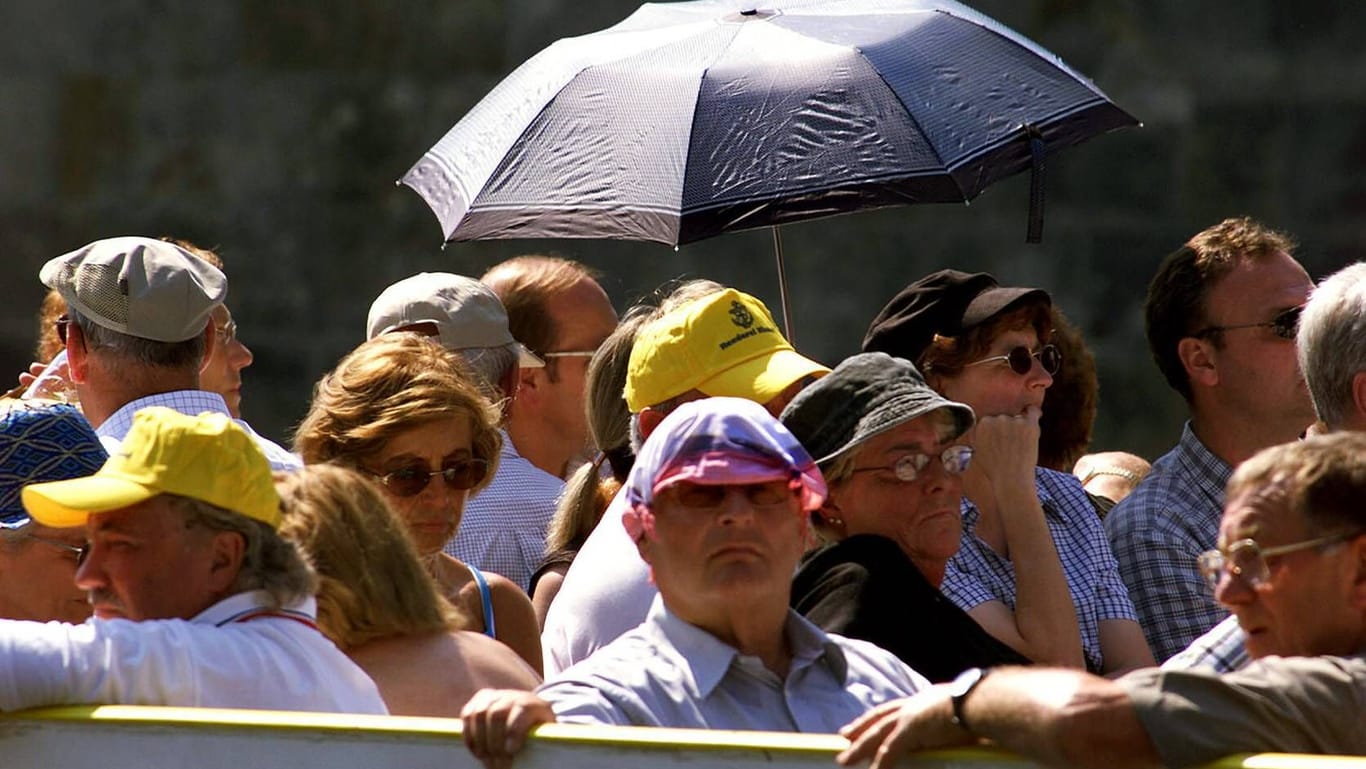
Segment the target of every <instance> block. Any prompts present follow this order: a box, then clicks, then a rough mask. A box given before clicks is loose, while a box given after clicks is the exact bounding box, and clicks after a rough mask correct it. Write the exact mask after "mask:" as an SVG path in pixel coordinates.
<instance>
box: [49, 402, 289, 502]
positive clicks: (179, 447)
mask: <svg viewBox="0 0 1366 769" xmlns="http://www.w3.org/2000/svg"><path fill="white" fill-rule="evenodd" d="M158 494H177V495H179V496H182V497H191V498H193V499H198V500H200V501H203V502H208V503H209V504H211V505H216V506H218V507H221V508H224V509H226V510H232V511H233V512H236V513H241V514H242V515H245V516H246V517H248V518H253V519H255V520H258V521H261V522H262V523H265V524H267V525H269V526H271V527H272V528H274V527H277V526H279V525H280V495H279V493H277V492H276V491H275V481H274V479H273V477H272V475H271V469H270V462H269V461H268V460H267V459H266V456H265V454H263V453H262V452H261V449H259V448H257V446H256V442H255V441H254V440H252V438H251V436H250V435H248V434H247V432H246V431H245V430H243V429H242V428H241V427H238V426H237V425H236V424H234V423H233V421H232V420H231V419H230V418H228V417H227V416H226V415H224V414H214V413H209V412H206V413H203V414H200V415H199V416H197V417H192V416H187V415H185V414H181V413H180V412H178V411H175V410H174V409H168V408H164V407H161V406H153V407H151V408H145V409H142V410H141V411H139V412H138V413H137V414H135V415H134V416H133V426H132V427H131V428H130V429H129V430H128V435H127V436H125V437H124V439H123V444H122V445H121V446H120V448H119V450H117V451H115V452H113V453H112V454H111V455H110V457H109V459H108V461H106V462H105V463H104V466H103V467H101V468H100V469H99V470H98V471H96V472H95V474H94V475H89V476H86V477H84V478H72V479H70V480H65V481H53V482H51V483H34V484H30V485H28V486H25V487H24V490H23V493H22V495H23V502H24V508H25V509H26V510H28V512H29V515H31V516H32V517H33V520H35V521H37V522H39V523H41V524H44V525H46V526H53V527H56V528H64V527H68V526H82V525H84V524H85V521H86V518H88V517H90V515H91V514H92V513H102V512H105V511H108V510H117V509H118V508H121V507H127V506H129V505H135V504H137V503H139V502H144V501H146V500H148V499H151V498H152V497H155V496H157V495H158Z"/></svg>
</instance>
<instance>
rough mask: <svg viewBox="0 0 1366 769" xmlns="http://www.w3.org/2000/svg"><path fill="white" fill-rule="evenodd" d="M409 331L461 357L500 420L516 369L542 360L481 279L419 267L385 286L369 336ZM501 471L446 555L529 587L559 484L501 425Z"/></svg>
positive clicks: (471, 505)
mask: <svg viewBox="0 0 1366 769" xmlns="http://www.w3.org/2000/svg"><path fill="white" fill-rule="evenodd" d="M394 332H409V333H416V334H422V335H424V336H430V337H434V338H436V339H438V340H440V342H441V345H442V346H443V347H445V348H446V349H448V350H450V351H451V352H454V353H455V354H456V355H459V356H460V357H461V358H462V359H463V360H464V361H465V362H466V363H468V364H469V366H470V368H472V369H473V370H474V371H475V372H477V373H478V374H479V375H480V376H481V377H483V380H484V389H485V392H486V393H487V394H488V396H489V399H490V400H492V401H493V402H494V403H497V404H499V405H500V406H501V411H502V415H503V419H504V421H506V419H507V414H508V413H509V410H510V409H511V408H513V405H514V403H515V402H516V400H517V397H518V396H517V394H518V388H519V384H520V382H521V379H522V374H521V370H522V369H525V368H541V367H544V365H545V364H544V363H543V362H542V361H541V359H540V358H538V357H536V355H535V354H533V353H532V352H531V351H530V350H528V349H527V348H526V347H524V346H523V345H522V344H521V343H520V342H518V341H517V340H515V339H513V337H512V332H511V331H510V330H509V329H508V314H507V310H506V309H504V307H503V303H502V302H501V301H499V299H498V296H497V295H496V294H494V293H493V291H492V290H491V289H490V288H489V287H488V286H485V285H484V284H483V283H480V282H479V281H477V280H475V279H474V278H468V277H465V276H464V275H454V274H451V273H449V272H422V273H418V274H417V275H414V276H412V277H409V278H404V279H403V280H400V281H399V282H397V283H395V284H393V285H392V286H389V287H388V288H386V289H384V291H383V292H381V293H380V295H379V296H378V297H377V298H376V299H375V301H374V303H372V304H371V305H370V314H369V318H368V319H367V321H366V336H367V338H369V339H374V338H375V337H377V336H379V335H380V334H389V333H394ZM499 434H500V435H501V436H502V439H503V447H502V449H501V450H500V452H499V458H498V470H497V472H496V473H495V474H494V476H493V480H492V481H490V482H489V485H488V486H486V487H484V488H483V489H481V490H480V491H479V492H478V493H477V494H475V495H474V496H472V497H470V499H469V502H468V503H466V505H465V513H464V516H463V517H462V518H461V521H460V528H459V529H458V530H457V531H456V533H455V536H454V537H452V538H451V540H450V541H449V542H447V543H446V546H445V551H446V552H447V553H448V554H450V556H451V557H453V558H455V559H457V560H459V561H461V562H463V563H466V564H468V565H470V566H473V567H475V568H478V569H482V570H484V571H491V572H493V573H495V574H501V575H503V576H504V577H507V578H508V579H509V580H511V581H512V583H513V584H515V585H517V586H518V587H520V588H521V589H522V590H526V589H527V586H528V584H529V583H530V582H531V573H532V572H534V571H535V570H536V567H537V566H539V565H540V564H541V558H542V557H543V556H544V555H545V535H546V529H547V528H548V527H549V525H550V518H551V517H552V516H553V515H554V514H555V504H556V502H558V501H559V498H560V494H562V493H563V492H564V481H563V480H561V479H560V478H558V477H556V476H554V475H551V474H550V473H547V472H546V471H544V470H542V469H541V468H539V467H537V466H536V465H534V464H532V463H531V462H530V461H528V460H527V459H526V458H525V457H523V456H522V455H521V453H520V452H519V451H518V449H517V446H516V445H515V444H514V443H513V441H512V438H511V436H509V435H508V432H507V430H506V429H505V426H504V427H500V429H499Z"/></svg>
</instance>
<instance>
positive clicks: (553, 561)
mask: <svg viewBox="0 0 1366 769" xmlns="http://www.w3.org/2000/svg"><path fill="white" fill-rule="evenodd" d="M578 554H579V549H578V548H577V547H566V548H562V549H560V550H556V551H555V552H553V553H548V554H547V555H546V557H545V560H544V561H541V565H540V566H539V567H537V568H536V571H535V572H533V573H532V575H531V582H530V583H528V585H527V588H528V589H527V593H526V594H527V595H536V583H538V582H540V581H541V577H544V576H545V575H546V574H548V573H549V572H550V571H551V570H552V569H557V568H559V567H561V566H563V567H565V568H566V569H567V568H569V565H570V564H572V563H573V562H574V556H576V555H578Z"/></svg>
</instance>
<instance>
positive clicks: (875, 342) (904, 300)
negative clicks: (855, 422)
mask: <svg viewBox="0 0 1366 769" xmlns="http://www.w3.org/2000/svg"><path fill="white" fill-rule="evenodd" d="M1035 298H1037V299H1041V300H1042V301H1043V302H1044V303H1045V304H1051V303H1052V300H1051V299H1050V298H1049V297H1048V292H1047V291H1044V290H1043V289H1041V288H1001V287H1000V286H999V285H997V283H996V279H995V278H993V277H991V276H990V275H988V274H987V273H985V272H974V273H969V272H959V271H958V270H939V271H938V272H932V273H930V274H929V275H926V276H925V277H923V278H921V279H920V280H917V281H916V282H914V283H912V284H910V285H909V286H907V287H905V288H903V289H901V291H900V292H899V293H898V294H897V295H896V296H894V297H892V301H890V302H888V303H887V306H886V307H883V308H882V312H879V313H878V314H877V317H876V318H873V322H872V323H871V324H870V325H869V326H868V333H867V334H864V336H863V351H864V352H885V353H888V354H891V355H899V356H901V357H903V358H908V359H910V360H916V359H918V358H919V357H920V355H921V353H923V352H925V348H927V347H929V346H930V342H932V341H934V335H935V334H939V335H940V336H959V335H961V334H963V333H964V332H967V331H971V330H972V329H974V328H976V327H977V326H979V325H981V324H982V323H983V322H984V321H987V320H990V319H991V318H994V317H995V316H997V315H1000V314H1001V313H1002V312H1005V311H1006V310H1008V309H1010V308H1012V307H1014V306H1015V305H1017V304H1019V303H1021V302H1023V301H1024V300H1026V299H1035Z"/></svg>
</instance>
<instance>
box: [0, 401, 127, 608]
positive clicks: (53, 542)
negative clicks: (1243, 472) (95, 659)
mask: <svg viewBox="0 0 1366 769" xmlns="http://www.w3.org/2000/svg"><path fill="white" fill-rule="evenodd" d="M5 408H6V409H7V410H6V411H5V413H4V414H3V415H0V618H3V619H22V620H34V621H36V622H52V621H56V622H82V621H84V620H85V618H86V617H89V616H90V604H89V603H88V602H87V601H86V600H85V593H83V592H82V591H81V590H80V589H78V588H77V587H76V583H75V580H74V577H75V575H76V561H77V558H78V557H79V554H80V552H81V548H83V547H84V546H85V530H84V529H80V528H67V529H58V528H53V527H51V526H44V525H43V524H41V523H38V522H36V521H34V520H32V519H31V518H30V517H29V515H28V513H27V512H25V511H24V506H23V505H22V504H21V503H20V501H19V492H20V490H21V489H22V488H23V486H24V485H25V484H28V483H39V482H43V481H61V480H66V479H67V478H79V477H82V476H86V475H90V474H91V473H93V472H95V471H96V470H98V469H100V466H101V465H103V464H104V460H105V459H107V458H108V456H109V455H108V454H107V453H105V450H104V447H103V446H102V445H100V439H99V438H98V437H97V436H96V435H95V432H94V431H93V430H91V429H90V423H89V422H86V421H85V418H84V417H82V416H81V414H80V412H79V411H77V410H76V409H75V408H72V407H71V406H67V405H64V404H52V405H42V404H39V403H38V402H35V401H23V402H12V403H9V404H6V406H5Z"/></svg>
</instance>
